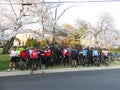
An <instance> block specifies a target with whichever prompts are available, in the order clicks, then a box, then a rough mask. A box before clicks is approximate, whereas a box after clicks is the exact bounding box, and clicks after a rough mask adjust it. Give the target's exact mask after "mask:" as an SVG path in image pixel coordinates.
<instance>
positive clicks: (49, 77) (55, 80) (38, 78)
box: [0, 69, 120, 90]
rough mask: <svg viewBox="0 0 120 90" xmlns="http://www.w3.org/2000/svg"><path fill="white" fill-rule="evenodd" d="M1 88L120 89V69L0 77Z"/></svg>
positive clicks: (44, 89) (40, 89) (6, 89)
mask: <svg viewBox="0 0 120 90" xmlns="http://www.w3.org/2000/svg"><path fill="white" fill-rule="evenodd" d="M0 90H120V70H119V69H116V70H99V71H79V72H67V73H52V74H39V75H25V76H9V77H0Z"/></svg>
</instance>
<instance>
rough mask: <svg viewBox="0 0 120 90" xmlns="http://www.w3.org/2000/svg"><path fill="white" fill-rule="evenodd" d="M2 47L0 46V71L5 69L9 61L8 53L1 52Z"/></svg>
mask: <svg viewBox="0 0 120 90" xmlns="http://www.w3.org/2000/svg"><path fill="white" fill-rule="evenodd" d="M1 52H2V48H0V71H4V70H7V68H8V65H9V61H10V56H9V54H1Z"/></svg>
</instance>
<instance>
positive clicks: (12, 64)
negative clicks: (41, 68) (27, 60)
mask: <svg viewBox="0 0 120 90" xmlns="http://www.w3.org/2000/svg"><path fill="white" fill-rule="evenodd" d="M10 57H11V60H10V63H9V69H8V72H9V71H11V70H13V71H14V70H15V66H16V65H15V64H16V61H17V58H18V52H17V51H16V48H15V47H13V50H12V51H11V52H10Z"/></svg>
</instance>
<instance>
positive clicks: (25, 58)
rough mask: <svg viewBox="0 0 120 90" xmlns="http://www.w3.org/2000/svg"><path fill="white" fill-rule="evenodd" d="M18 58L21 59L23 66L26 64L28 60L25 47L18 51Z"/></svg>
mask: <svg viewBox="0 0 120 90" xmlns="http://www.w3.org/2000/svg"><path fill="white" fill-rule="evenodd" d="M20 58H21V59H22V62H23V64H24V65H25V66H27V62H28V52H27V50H26V48H24V49H23V50H22V51H21V52H20Z"/></svg>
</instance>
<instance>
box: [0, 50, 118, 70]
mask: <svg viewBox="0 0 120 90" xmlns="http://www.w3.org/2000/svg"><path fill="white" fill-rule="evenodd" d="M1 52H2V48H0V71H6V70H7V69H8V66H9V62H10V56H9V54H1ZM109 65H110V66H115V65H120V60H114V61H113V62H110V63H109ZM101 66H103V65H100V67H101ZM68 67H70V66H59V67H57V66H53V67H50V68H48V69H57V68H68ZM85 67H86V66H85Z"/></svg>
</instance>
